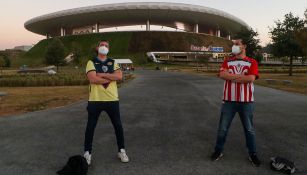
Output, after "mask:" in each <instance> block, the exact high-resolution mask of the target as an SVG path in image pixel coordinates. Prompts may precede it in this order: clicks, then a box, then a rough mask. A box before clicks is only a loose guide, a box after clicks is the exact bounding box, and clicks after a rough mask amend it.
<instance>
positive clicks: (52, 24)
mask: <svg viewBox="0 0 307 175" xmlns="http://www.w3.org/2000/svg"><path fill="white" fill-rule="evenodd" d="M24 26H25V28H26V29H27V30H29V31H31V32H33V33H36V34H39V35H44V36H46V40H48V39H49V38H52V37H60V38H61V40H62V41H63V43H64V44H65V45H66V46H67V47H68V48H69V47H70V45H71V43H70V42H71V41H72V40H73V41H74V42H80V44H81V45H82V46H83V45H85V43H82V41H84V40H86V41H87V43H86V44H87V45H89V43H91V44H93V43H96V42H97V41H99V39H100V38H106V39H109V40H110V42H111V43H112V45H114V46H115V47H120V48H115V49H113V50H115V51H114V52H112V54H114V55H125V54H127V53H146V52H151V51H155V52H163V53H164V52H195V51H198V52H204V51H211V52H221V53H224V52H227V51H229V50H230V46H231V42H230V40H231V38H232V36H233V35H234V34H236V33H237V32H238V31H239V30H240V29H241V28H248V25H247V24H246V23H245V22H244V21H242V20H241V19H239V18H237V17H235V16H233V15H231V14H228V13H226V12H224V11H221V10H217V9H213V8H209V7H204V6H198V5H190V4H181V3H166V2H164V3H162V2H130V3H117V4H104V5H97V6H88V7H81V8H75V9H68V10H63V11H59V12H54V13H50V14H46V15H42V16H38V17H35V18H33V19H30V20H28V21H27V22H25V24H24ZM131 26H132V28H131ZM157 26H158V27H157ZM129 27H130V28H129ZM133 27H134V28H133ZM118 28H127V29H126V31H118V30H117V29H118ZM136 28H139V29H138V30H136ZM106 29H108V30H106ZM81 38H83V39H81ZM46 40H43V41H45V42H46ZM39 44H41V45H42V43H41V42H40V43H38V45H39ZM118 44H121V46H118ZM45 45H46V44H45ZM84 47H88V46H84ZM36 48H37V47H34V48H33V49H32V52H34V51H35V49H36ZM33 50H34V51H33ZM30 51H31V50H30Z"/></svg>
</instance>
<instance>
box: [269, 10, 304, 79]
mask: <svg viewBox="0 0 307 175" xmlns="http://www.w3.org/2000/svg"><path fill="white" fill-rule="evenodd" d="M275 25H276V26H274V27H273V28H271V29H270V34H271V38H272V48H273V50H272V51H273V54H274V55H275V56H277V57H288V58H290V68H289V76H292V67H293V59H294V58H295V57H298V56H301V55H302V47H301V46H300V45H299V43H298V41H297V39H296V37H295V36H296V35H297V33H298V32H299V31H301V30H302V29H303V28H304V20H302V19H300V18H299V17H294V16H293V14H292V13H289V14H286V15H285V19H284V20H283V21H280V20H278V21H276V22H275Z"/></svg>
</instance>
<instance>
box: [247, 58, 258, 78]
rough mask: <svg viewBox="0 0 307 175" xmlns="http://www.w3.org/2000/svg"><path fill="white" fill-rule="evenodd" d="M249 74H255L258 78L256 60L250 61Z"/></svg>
mask: <svg viewBox="0 0 307 175" xmlns="http://www.w3.org/2000/svg"><path fill="white" fill-rule="evenodd" d="M249 75H255V76H256V79H258V78H259V72H258V63H257V61H256V60H253V61H252V65H251V67H250V69H249Z"/></svg>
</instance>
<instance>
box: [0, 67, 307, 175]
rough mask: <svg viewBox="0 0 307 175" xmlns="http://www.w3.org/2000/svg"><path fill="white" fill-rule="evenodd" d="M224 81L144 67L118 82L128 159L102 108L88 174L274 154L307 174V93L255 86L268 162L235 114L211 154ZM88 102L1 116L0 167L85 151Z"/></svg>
mask: <svg viewBox="0 0 307 175" xmlns="http://www.w3.org/2000/svg"><path fill="white" fill-rule="evenodd" d="M222 83H223V82H222V81H221V80H219V79H216V78H212V77H202V76H196V75H189V74H183V73H176V72H160V71H140V72H137V78H136V79H134V80H132V81H131V82H129V83H128V84H126V85H124V86H123V87H122V88H121V89H120V99H121V113H122V120H123V125H124V130H125V137H126V145H127V151H128V155H129V156H130V159H131V162H130V163H128V164H123V163H120V162H119V161H118V160H117V158H116V150H117V148H116V143H115V136H114V131H113V128H112V125H111V123H110V121H109V119H108V117H106V115H105V114H103V115H102V116H101V118H100V120H99V122H98V125H97V128H96V133H95V134H96V135H95V140H94V153H93V165H92V167H91V168H90V170H89V173H88V174H89V175H156V174H157V175H186V174H191V175H197V174H199V175H203V174H206V175H209V174H210V175H215V174H222V175H226V174H227V175H231V174H233V175H239V174H251V175H253V174H255V175H256V174H261V175H265V174H276V173H274V172H273V171H272V170H270V168H269V158H270V157H271V156H274V155H281V156H285V157H288V158H290V159H292V160H294V161H295V162H297V165H298V167H299V168H300V169H301V173H298V174H307V148H306V145H307V139H306V133H307V127H306V126H307V96H304V95H299V94H294V93H288V92H284V91H279V90H274V89H270V88H264V87H259V86H257V87H256V94H255V96H256V100H257V102H256V112H255V126H256V134H257V145H258V151H259V155H260V157H261V159H262V160H263V165H262V166H261V167H259V168H255V167H252V166H251V164H250V162H248V160H247V150H246V148H245V141H244V134H243V129H242V126H241V123H240V120H239V118H238V117H236V118H235V119H234V121H233V124H232V126H231V129H230V133H229V137H228V139H227V143H226V145H225V146H226V148H225V156H224V158H223V159H222V160H221V161H218V162H211V161H210V159H209V155H210V154H211V152H212V151H213V147H214V142H215V136H216V130H217V125H218V121H219V111H220V105H221V95H222ZM85 107H86V102H81V103H77V104H73V105H70V106H67V107H62V108H57V109H51V110H46V111H39V112H34V113H28V114H24V115H20V116H13V117H4V118H0V139H1V140H0V167H1V168H0V169H1V170H0V174H1V175H2V174H3V175H15V174H16V175H17V174H18V175H19V174H22V175H36V174H37V175H42V174H44V175H48V174H55V172H56V171H57V170H59V169H60V168H61V167H62V166H63V165H64V164H65V163H66V161H67V159H68V157H69V156H71V155H75V154H82V152H83V151H82V149H83V148H82V147H83V146H82V145H83V138H84V130H85V124H86V121H87V114H86V111H85Z"/></svg>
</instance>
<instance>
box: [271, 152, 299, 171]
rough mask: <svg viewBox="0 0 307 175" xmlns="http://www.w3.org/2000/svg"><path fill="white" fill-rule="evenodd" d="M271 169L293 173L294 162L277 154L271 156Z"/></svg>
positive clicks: (294, 169)
mask: <svg viewBox="0 0 307 175" xmlns="http://www.w3.org/2000/svg"><path fill="white" fill-rule="evenodd" d="M271 169H273V170H275V171H282V172H284V173H287V174H293V173H294V172H295V171H296V168H295V164H294V162H292V161H290V160H288V159H286V158H283V157H279V156H277V157H272V158H271Z"/></svg>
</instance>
